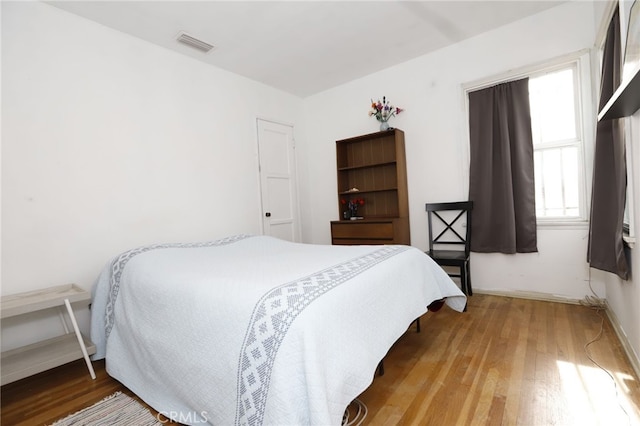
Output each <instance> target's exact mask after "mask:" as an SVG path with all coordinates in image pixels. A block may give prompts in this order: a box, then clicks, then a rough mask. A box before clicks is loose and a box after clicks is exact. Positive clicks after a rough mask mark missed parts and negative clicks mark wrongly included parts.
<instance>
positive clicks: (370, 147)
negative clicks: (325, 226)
mask: <svg viewBox="0 0 640 426" xmlns="http://www.w3.org/2000/svg"><path fill="white" fill-rule="evenodd" d="M336 163H337V174H338V190H337V195H338V208H339V214H340V220H337V221H332V222H331V237H332V238H331V239H332V243H333V244H407V245H408V244H410V233H409V203H408V194H407V171H406V162H405V148H404V132H403V131H402V130H400V129H392V130H386V131H382V132H376V133H371V134H367V135H362V136H357V137H354V138H349V139H344V140H339V141H336ZM354 188H355V189H357V191H354ZM353 198H362V199H363V200H364V201H365V203H364V205H361V206H360V207H359V208H358V217H362V219H357V220H351V218H350V217H347V216H345V211H347V210H348V209H347V207H346V203H348V201H349V199H353Z"/></svg>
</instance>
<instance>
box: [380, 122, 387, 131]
mask: <svg viewBox="0 0 640 426" xmlns="http://www.w3.org/2000/svg"><path fill="white" fill-rule="evenodd" d="M385 130H389V123H388V122H386V121H381V122H380V131H381V132H382V131H385Z"/></svg>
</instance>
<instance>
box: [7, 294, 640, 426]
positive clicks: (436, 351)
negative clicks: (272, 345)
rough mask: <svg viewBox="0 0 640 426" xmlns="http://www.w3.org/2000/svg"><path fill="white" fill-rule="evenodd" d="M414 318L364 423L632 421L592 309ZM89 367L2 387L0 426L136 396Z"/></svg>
mask: <svg viewBox="0 0 640 426" xmlns="http://www.w3.org/2000/svg"><path fill="white" fill-rule="evenodd" d="M603 315H604V314H603ZM421 322H422V331H421V332H420V333H416V332H415V326H412V327H411V328H410V329H409V330H407V332H406V333H405V334H404V335H403V336H402V337H401V338H400V339H399V340H398V342H396V344H395V345H394V346H393V347H392V348H391V350H390V351H389V353H388V354H387V357H386V358H385V362H384V366H385V374H384V375H383V376H376V377H375V378H374V380H373V383H372V384H371V386H370V387H369V388H368V389H367V390H366V391H365V392H364V393H363V394H362V395H361V396H360V397H359V399H360V400H361V401H362V402H364V403H365V404H366V406H367V408H368V415H367V418H366V420H365V422H364V424H368V425H439V426H440V425H444V426H447V425H523V426H534V425H535V426H538V425H563V426H564V425H566V426H568V425H597V424H601V425H640V383H639V381H638V377H637V376H636V375H635V374H634V373H633V370H632V369H631V367H630V364H629V362H628V360H627V358H626V355H625V354H624V352H623V350H622V347H621V345H620V342H619V341H618V339H617V337H616V335H615V332H614V331H613V329H612V327H611V325H610V324H609V322H608V320H607V319H606V318H605V319H604V321H603V320H602V317H601V316H599V315H598V314H597V313H596V312H595V311H594V310H591V309H590V308H587V307H584V306H579V305H569V304H561V303H553V302H541V301H532V300H525V299H514V298H508V297H499V296H489V295H482V294H476V295H474V296H472V297H470V298H469V306H468V311H467V312H466V313H463V314H460V313H457V312H454V311H452V310H451V309H449V308H447V307H445V308H443V309H442V310H440V311H439V312H434V313H427V314H426V315H424V316H423V318H422V320H421ZM601 324H603V326H602V327H603V328H602V329H603V332H602V336H601V337H600V339H599V340H597V341H595V342H594V343H592V344H590V345H589V346H588V349H587V350H588V352H589V353H590V354H591V355H592V357H593V359H594V360H595V361H597V362H598V363H599V364H600V365H602V367H604V368H606V369H607V370H608V371H609V372H610V373H611V376H609V375H608V373H606V372H604V371H603V370H601V369H600V368H599V367H597V366H596V365H595V364H594V363H593V362H592V361H591V360H589V358H588V357H587V354H586V352H585V348H584V346H585V345H586V344H587V343H588V342H589V341H591V340H592V339H594V338H596V337H597V336H598V334H599V331H600V329H601ZM95 368H96V374H97V379H96V380H95V381H94V380H91V379H90V378H89V376H88V374H87V372H86V367H85V366H84V364H83V362H82V361H78V362H74V363H70V364H67V365H65V366H62V367H59V368H57V369H54V370H51V371H48V372H45V373H41V374H39V375H37V376H34V377H31V378H27V379H24V380H21V381H19V382H16V383H11V384H9V385H5V386H3V387H2V394H1V397H2V408H1V421H2V424H3V425H37V424H49V423H51V422H53V421H55V420H57V419H59V418H61V417H64V416H66V415H67V414H69V413H72V412H76V411H78V410H80V409H82V408H84V407H86V406H89V405H91V404H93V403H94V402H96V401H98V400H100V399H102V398H104V397H105V396H108V395H110V394H112V393H113V392H115V391H116V390H121V391H123V392H126V393H127V394H129V395H131V396H134V395H133V394H132V393H131V392H130V391H128V390H127V389H126V388H125V387H124V386H122V385H121V384H120V383H118V382H117V381H115V380H114V379H112V378H110V377H109V376H108V375H107V374H106V372H105V370H104V363H103V362H96V363H95ZM152 412H153V413H154V415H155V414H157V413H156V412H155V411H153V410H152ZM167 424H171V423H167Z"/></svg>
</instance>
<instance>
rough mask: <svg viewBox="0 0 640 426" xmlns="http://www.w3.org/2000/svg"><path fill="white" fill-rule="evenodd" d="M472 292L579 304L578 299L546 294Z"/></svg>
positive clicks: (492, 291)
mask: <svg viewBox="0 0 640 426" xmlns="http://www.w3.org/2000/svg"><path fill="white" fill-rule="evenodd" d="M473 292H474V293H477V294H488V295H491V296H503V297H515V298H517V299H530V300H540V301H543V302H559V303H569V304H571V305H579V304H580V300H579V299H570V298H567V297H561V296H557V295H555V294H548V293H536V292H535V291H499V290H481V289H478V290H476V289H473ZM472 297H473V296H472Z"/></svg>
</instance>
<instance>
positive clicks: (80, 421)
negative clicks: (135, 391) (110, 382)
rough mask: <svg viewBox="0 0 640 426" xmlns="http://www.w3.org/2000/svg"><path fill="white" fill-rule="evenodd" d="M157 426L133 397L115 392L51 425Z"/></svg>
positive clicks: (157, 423) (149, 414)
mask: <svg viewBox="0 0 640 426" xmlns="http://www.w3.org/2000/svg"><path fill="white" fill-rule="evenodd" d="M71 425H74V426H115V425H123V426H124V425H126V426H130V425H136V426H157V425H162V423H160V422H159V421H158V419H156V418H155V417H154V416H153V414H151V413H150V412H149V410H148V409H147V408H145V407H143V406H142V405H140V404H139V403H138V401H136V400H135V399H133V398H131V397H129V396H128V395H126V394H124V393H122V392H116V393H114V394H113V395H110V396H108V397H106V398H105V399H103V400H102V401H98V402H96V403H95V404H93V405H92V406H91V407H87V408H85V409H84V410H81V411H78V412H77V413H74V414H71V415H69V416H67V417H65V418H64V419H60V420H58V421H57V422H55V423H53V424H52V425H51V426H71Z"/></svg>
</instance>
